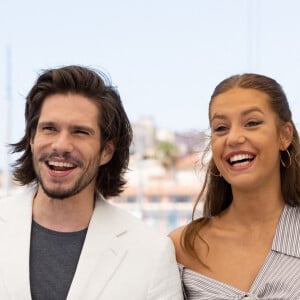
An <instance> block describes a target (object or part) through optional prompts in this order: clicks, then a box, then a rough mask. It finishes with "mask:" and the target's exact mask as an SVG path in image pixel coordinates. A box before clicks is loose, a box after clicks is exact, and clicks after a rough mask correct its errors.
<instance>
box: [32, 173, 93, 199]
mask: <svg viewBox="0 0 300 300" xmlns="http://www.w3.org/2000/svg"><path fill="white" fill-rule="evenodd" d="M96 176H97V174H95V175H94V176H91V177H89V178H86V180H85V177H84V176H82V177H80V178H79V179H78V180H77V181H76V182H75V184H74V185H73V187H71V188H69V189H50V188H47V187H46V186H45V184H44V182H43V180H42V179H41V177H40V176H39V175H38V174H37V180H38V183H39V184H40V186H41V187H42V189H43V191H44V193H45V194H46V195H47V196H48V197H50V198H52V199H58V200H63V199H65V198H69V197H72V196H74V195H77V194H79V193H80V192H81V191H82V190H84V188H86V187H87V186H88V185H89V184H90V183H91V182H92V181H93V180H94V178H95V177H96Z"/></svg>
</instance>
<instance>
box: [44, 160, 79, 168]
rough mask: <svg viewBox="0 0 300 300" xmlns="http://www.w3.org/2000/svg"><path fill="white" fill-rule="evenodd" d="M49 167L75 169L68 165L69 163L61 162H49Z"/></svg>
mask: <svg viewBox="0 0 300 300" xmlns="http://www.w3.org/2000/svg"><path fill="white" fill-rule="evenodd" d="M48 164H49V166H53V167H60V168H73V167H74V165H73V164H70V163H67V162H60V161H49V162H48Z"/></svg>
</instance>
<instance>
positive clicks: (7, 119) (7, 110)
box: [3, 46, 12, 195]
mask: <svg viewBox="0 0 300 300" xmlns="http://www.w3.org/2000/svg"><path fill="white" fill-rule="evenodd" d="M11 67H12V65H11V48H10V46H8V47H7V48H6V96H5V98H6V99H5V101H4V110H3V122H4V123H3V124H4V127H3V128H4V135H3V144H4V147H5V149H4V155H3V187H4V194H5V195H7V194H9V192H10V187H11V176H10V160H9V149H8V147H7V146H8V144H9V143H10V134H11V105H12V90H11V79H12V78H11V75H12V72H11Z"/></svg>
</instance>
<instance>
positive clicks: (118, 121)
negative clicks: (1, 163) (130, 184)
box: [10, 65, 132, 197]
mask: <svg viewBox="0 0 300 300" xmlns="http://www.w3.org/2000/svg"><path fill="white" fill-rule="evenodd" d="M68 93H71V94H79V95H82V96H84V97H86V98H88V99H90V100H91V101H93V102H94V103H95V104H96V105H97V107H98V109H99V119H98V124H99V128H100V132H101V141H100V142H101V145H102V149H104V147H105V145H106V143H107V142H112V143H113V145H114V147H115V152H114V155H113V157H112V159H111V160H110V161H109V162H108V163H107V164H105V165H102V166H100V167H99V171H98V175H97V181H96V192H100V193H101V194H102V195H103V196H104V197H111V196H117V195H119V194H120V193H121V192H122V191H123V190H124V185H125V183H126V181H125V178H124V175H125V173H126V171H127V168H128V163H129V147H130V144H131V141H132V128H131V125H130V122H129V120H128V117H127V115H126V112H125V110H124V108H123V105H122V102H121V98H120V95H119V93H118V91H117V90H116V89H115V88H114V87H113V86H112V84H111V81H110V79H109V77H108V76H107V75H105V74H104V73H102V72H100V71H96V70H93V69H91V68H86V67H82V66H74V65H73V66H66V67H62V68H56V69H50V70H46V71H44V72H43V73H42V74H41V75H40V76H39V77H38V79H37V81H36V83H35V84H34V86H33V87H32V89H31V90H30V92H29V94H28V96H27V97H26V100H27V101H26V107H25V125H26V127H25V134H24V136H23V138H22V139H21V140H20V141H19V142H17V143H15V144H11V145H10V146H11V149H12V151H11V152H12V153H19V152H20V153H22V154H21V156H20V157H19V158H18V159H17V161H16V162H15V163H14V165H13V166H14V172H13V175H14V179H15V180H16V181H17V182H19V183H20V184H21V185H27V184H33V185H35V184H37V183H38V182H37V177H36V174H35V171H34V167H33V160H32V153H31V148H30V141H31V139H32V138H34V136H35V133H36V127H37V124H38V120H39V117H40V113H41V109H42V105H43V103H44V100H45V98H46V97H48V96H50V95H54V94H68Z"/></svg>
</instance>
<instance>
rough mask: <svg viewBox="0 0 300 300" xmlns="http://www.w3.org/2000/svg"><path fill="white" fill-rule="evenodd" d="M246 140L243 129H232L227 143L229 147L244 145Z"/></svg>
mask: <svg viewBox="0 0 300 300" xmlns="http://www.w3.org/2000/svg"><path fill="white" fill-rule="evenodd" d="M245 140H246V137H245V133H244V131H243V129H242V128H230V130H229V133H228V135H227V143H228V144H229V145H232V146H234V145H236V144H242V143H244V142H245Z"/></svg>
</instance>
